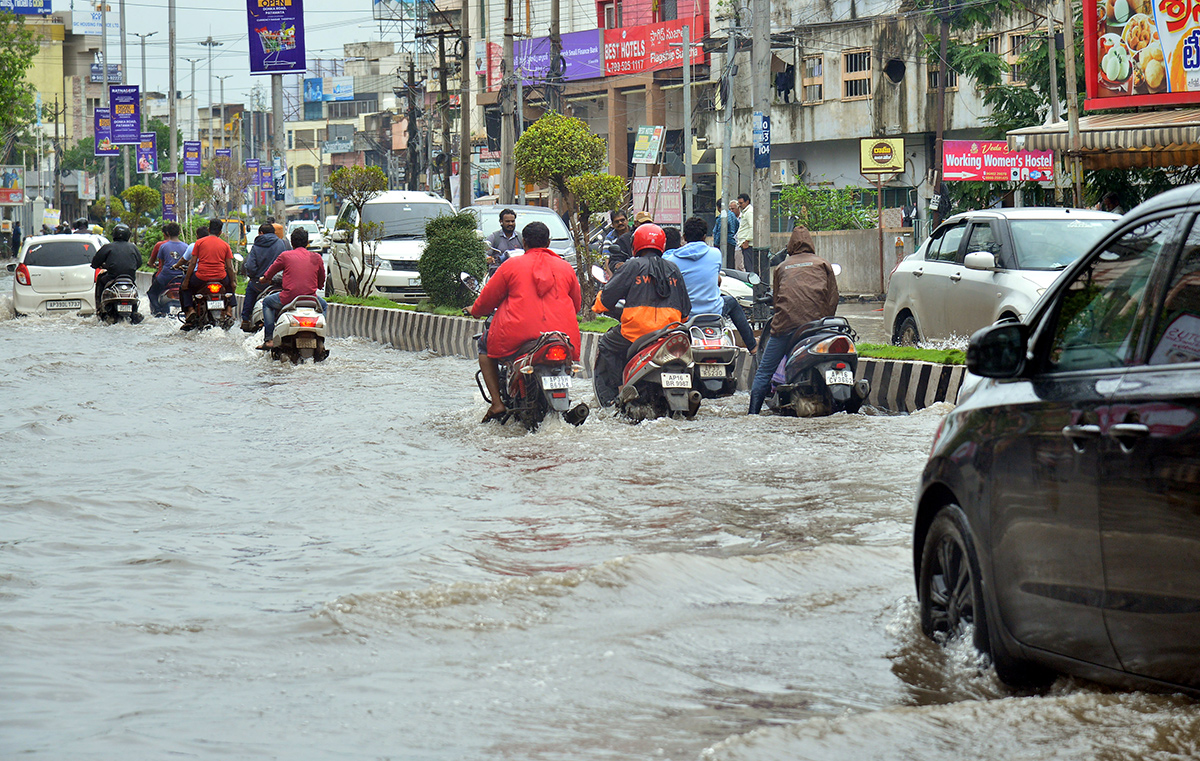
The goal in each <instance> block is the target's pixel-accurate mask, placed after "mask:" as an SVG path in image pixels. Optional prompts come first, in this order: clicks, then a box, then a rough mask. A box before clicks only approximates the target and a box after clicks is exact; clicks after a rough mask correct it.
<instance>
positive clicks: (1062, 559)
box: [913, 186, 1200, 694]
mask: <svg viewBox="0 0 1200 761" xmlns="http://www.w3.org/2000/svg"><path fill="white" fill-rule="evenodd" d="M1198 212H1200V186H1191V187H1187V188H1181V189H1177V190H1173V191H1170V192H1168V193H1164V194H1162V195H1160V196H1158V197H1156V198H1154V199H1153V200H1151V201H1149V202H1147V203H1145V204H1143V205H1142V206H1139V207H1138V208H1136V209H1134V210H1133V211H1132V212H1130V213H1129V214H1128V215H1126V216H1125V217H1124V218H1123V219H1122V220H1121V221H1120V222H1119V223H1118V224H1117V225H1116V227H1115V229H1114V231H1113V232H1112V233H1111V234H1109V235H1107V236H1106V237H1105V238H1104V239H1103V240H1102V241H1100V242H1099V243H1098V244H1097V245H1096V246H1094V247H1093V248H1092V249H1091V250H1090V251H1089V252H1088V253H1087V254H1086V255H1085V256H1083V257H1082V258H1081V259H1080V260H1079V261H1077V262H1076V263H1075V264H1074V265H1073V266H1072V267H1071V268H1070V269H1068V271H1067V272H1066V273H1064V276H1063V277H1062V278H1060V279H1059V280H1058V281H1056V283H1055V284H1054V286H1053V287H1052V289H1051V291H1050V292H1049V293H1048V294H1047V296H1046V298H1044V299H1043V300H1042V301H1040V302H1039V304H1038V305H1037V307H1036V308H1035V309H1034V310H1033V311H1032V312H1031V313H1030V314H1029V315H1028V316H1027V317H1026V319H1025V321H1024V322H1020V323H1018V322H1010V323H1001V324H997V325H993V326H991V327H987V328H984V329H982V330H980V331H979V332H978V333H976V334H975V335H974V336H972V338H971V343H970V347H969V349H968V364H969V366H970V369H971V371H972V372H973V373H975V374H977V375H981V376H985V378H986V379H985V380H984V381H983V382H981V383H980V384H979V385H978V386H977V387H976V388H975V389H974V390H973V392H971V393H970V395H969V396H968V397H967V398H966V399H963V400H960V404H959V405H958V407H957V408H956V409H955V410H954V411H953V412H951V413H950V414H948V415H947V416H946V418H945V420H944V422H943V424H942V427H941V428H940V429H939V431H938V434H937V436H936V438H935V441H934V445H933V449H932V453H931V455H930V457H929V461H928V463H927V464H926V467H925V471H924V474H923V476H922V479H921V485H920V491H919V494H918V497H917V506H916V516H915V521H914V541H913V561H914V568H915V573H916V579H917V591H918V597H919V600H920V610H921V623H922V627H923V628H924V630H925V632H926V633H927V634H928V635H930V636H932V637H934V638H935V639H944V638H947V637H951V636H954V635H956V634H958V633H960V632H962V631H965V630H967V629H968V625H971V624H973V632H974V638H975V644H976V645H977V646H978V647H979V648H980V649H981V650H983V651H985V652H988V653H990V655H991V657H992V660H993V662H994V664H995V666H996V671H997V674H998V675H999V676H1000V678H1001V679H1002V680H1003V681H1005V682H1007V683H1009V684H1011V685H1014V686H1021V685H1026V686H1027V685H1036V684H1038V683H1042V682H1045V681H1046V680H1048V678H1049V677H1050V676H1051V675H1052V673H1053V672H1054V671H1064V672H1070V673H1075V674H1079V675H1082V676H1085V677H1088V678H1092V679H1095V680H1097V681H1103V682H1109V683H1114V684H1122V685H1141V686H1147V685H1150V686H1157V687H1159V688H1163V689H1169V690H1183V691H1187V692H1191V693H1193V694H1200V214H1198Z"/></svg>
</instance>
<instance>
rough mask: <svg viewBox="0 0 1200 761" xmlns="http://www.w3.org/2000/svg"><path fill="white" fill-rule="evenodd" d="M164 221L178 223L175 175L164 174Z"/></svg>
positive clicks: (170, 173) (172, 173) (171, 173)
mask: <svg viewBox="0 0 1200 761" xmlns="http://www.w3.org/2000/svg"><path fill="white" fill-rule="evenodd" d="M162 203H163V212H162V215H163V219H165V220H167V221H168V222H178V221H179V218H178V217H177V216H176V212H175V173H174V172H163V176H162Z"/></svg>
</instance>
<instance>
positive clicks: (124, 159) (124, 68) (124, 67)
mask: <svg viewBox="0 0 1200 761" xmlns="http://www.w3.org/2000/svg"><path fill="white" fill-rule="evenodd" d="M118 7H119V8H120V11H119V12H118V15H119V18H120V22H121V84H128V82H127V80H126V79H125V77H127V76H128V73H127V72H128V71H129V64H128V63H127V61H126V57H125V0H121V2H120V5H119V6H118ZM139 137H140V136H139ZM121 163H122V164H124V165H125V187H126V188H128V187H129V146H128V145H122V146H121Z"/></svg>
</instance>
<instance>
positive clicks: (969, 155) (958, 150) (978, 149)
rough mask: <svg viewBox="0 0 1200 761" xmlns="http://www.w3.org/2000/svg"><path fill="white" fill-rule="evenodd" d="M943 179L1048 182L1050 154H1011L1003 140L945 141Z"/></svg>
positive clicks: (1052, 158)
mask: <svg viewBox="0 0 1200 761" xmlns="http://www.w3.org/2000/svg"><path fill="white" fill-rule="evenodd" d="M942 146H943V148H942V178H943V179H945V180H946V181H948V182H1048V181H1050V180H1052V179H1054V152H1053V151H1010V150H1009V149H1008V143H1007V142H1005V141H1003V140H946V141H945V142H944V143H942Z"/></svg>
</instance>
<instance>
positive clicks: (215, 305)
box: [208, 299, 225, 309]
mask: <svg viewBox="0 0 1200 761" xmlns="http://www.w3.org/2000/svg"><path fill="white" fill-rule="evenodd" d="M208 308H209V309H224V308H225V302H224V301H223V300H220V299H218V300H216V301H214V300H212V299H209V302H208Z"/></svg>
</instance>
